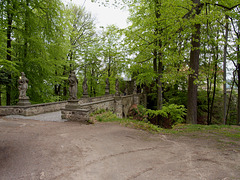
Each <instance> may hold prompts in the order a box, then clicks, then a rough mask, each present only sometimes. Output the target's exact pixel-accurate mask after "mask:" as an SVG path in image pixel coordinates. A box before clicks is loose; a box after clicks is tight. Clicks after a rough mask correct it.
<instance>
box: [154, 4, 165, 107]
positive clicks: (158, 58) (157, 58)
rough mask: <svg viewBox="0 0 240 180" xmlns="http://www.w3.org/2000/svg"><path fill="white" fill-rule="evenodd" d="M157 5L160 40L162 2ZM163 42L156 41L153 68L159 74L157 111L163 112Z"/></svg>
mask: <svg viewBox="0 0 240 180" xmlns="http://www.w3.org/2000/svg"><path fill="white" fill-rule="evenodd" d="M155 3H156V9H155V16H156V19H157V25H156V28H155V35H156V36H157V38H159V35H161V31H162V30H161V27H160V23H159V18H160V17H161V12H160V8H161V0H155ZM161 48H162V41H161V39H157V41H156V47H155V50H154V60H153V63H154V64H153V68H154V71H155V72H156V73H157V79H156V84H157V109H158V110H161V109H162V71H163V65H162V52H161V51H162V50H161Z"/></svg>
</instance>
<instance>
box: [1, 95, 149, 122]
mask: <svg viewBox="0 0 240 180" xmlns="http://www.w3.org/2000/svg"><path fill="white" fill-rule="evenodd" d="M144 97H145V96H144V95H143V94H132V95H126V96H114V95H104V96H100V97H89V98H81V99H79V100H77V101H75V102H74V103H76V104H75V106H72V101H60V102H53V103H44V104H34V105H26V106H19V105H17V106H0V116H6V115H23V116H32V115H37V114H43V113H48V112H55V111H60V110H61V113H62V119H67V120H71V121H86V120H88V118H89V114H90V113H91V112H94V111H96V110H98V109H105V110H110V111H112V112H114V113H115V114H116V115H117V116H118V117H119V118H122V117H126V116H127V115H128V110H129V108H130V107H131V106H132V105H133V104H144V102H145V101H144V100H145V98H144Z"/></svg>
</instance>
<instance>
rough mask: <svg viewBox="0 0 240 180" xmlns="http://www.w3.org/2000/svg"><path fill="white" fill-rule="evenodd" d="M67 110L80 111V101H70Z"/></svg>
mask: <svg viewBox="0 0 240 180" xmlns="http://www.w3.org/2000/svg"><path fill="white" fill-rule="evenodd" d="M65 108H66V109H79V108H80V105H79V104H78V100H68V103H67V105H66V106H65Z"/></svg>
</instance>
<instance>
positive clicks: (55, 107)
mask: <svg viewBox="0 0 240 180" xmlns="http://www.w3.org/2000/svg"><path fill="white" fill-rule="evenodd" d="M66 104H67V101H59V102H53V103H44V104H33V105H28V106H0V116H6V115H24V116H32V115H36V114H42V113H47V112H54V111H60V110H61V109H62V108H64V107H65V106H66Z"/></svg>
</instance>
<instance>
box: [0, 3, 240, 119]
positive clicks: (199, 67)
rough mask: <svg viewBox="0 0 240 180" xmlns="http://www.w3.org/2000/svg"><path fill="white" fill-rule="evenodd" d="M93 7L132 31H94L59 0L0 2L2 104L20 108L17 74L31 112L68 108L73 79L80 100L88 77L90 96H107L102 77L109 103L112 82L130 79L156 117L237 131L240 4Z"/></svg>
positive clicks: (89, 20) (81, 12) (78, 11)
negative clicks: (24, 81) (164, 113)
mask: <svg viewBox="0 0 240 180" xmlns="http://www.w3.org/2000/svg"><path fill="white" fill-rule="evenodd" d="M94 2H97V3H100V4H102V5H105V6H110V5H113V6H115V7H116V8H126V9H128V10H129V13H130V16H129V19H128V22H129V26H128V27H127V28H125V29H120V28H118V27H117V26H115V25H109V26H107V27H102V28H96V25H95V18H93V17H92V15H91V13H89V12H87V11H86V9H85V8H84V7H82V6H77V5H74V4H63V2H61V1H60V0H51V1H47V0H41V1H36V0H22V1H18V0H2V1H1V2H0V24H1V27H2V28H1V29H0V78H1V79H0V97H1V98H0V104H1V105H14V104H16V103H17V99H18V89H17V86H18V84H17V79H18V78H19V75H20V72H25V74H26V77H27V78H28V79H29V90H28V96H29V97H30V99H31V101H32V103H43V102H52V101H58V100H66V99H68V82H67V78H68V75H69V73H70V71H72V70H74V71H75V72H76V74H77V77H78V78H79V87H80V88H79V89H80V90H79V93H78V96H79V98H80V97H81V95H82V90H81V86H82V82H83V79H84V78H85V77H86V78H87V80H88V81H87V83H88V91H89V95H90V96H100V95H104V88H105V79H106V78H109V80H110V93H112V94H113V93H115V88H114V87H115V80H116V79H120V82H121V86H125V83H124V79H131V80H132V81H133V80H134V81H136V83H137V85H138V88H139V89H142V91H144V93H147V99H148V108H150V109H153V110H162V109H166V108H167V107H173V104H174V105H179V106H181V107H182V106H184V107H186V108H187V115H186V118H185V119H186V122H188V123H193V124H196V123H204V124H212V123H235V124H237V123H239V122H240V83H238V82H239V81H240V70H239V67H240V51H239V49H240V48H239V45H240V25H239V14H240V13H239V12H240V3H239V2H238V1H234V0H229V1H225V0H218V1H217V0H122V1H115V0H113V1H107V0H95V1H94ZM228 82H229V85H228V84H227V83H228ZM227 87H231V89H229V90H228V91H227ZM123 89H124V88H123ZM236 89H237V90H236ZM122 93H124V92H122ZM234 97H235V98H234ZM174 107H175V106H174ZM223 112H224V113H223Z"/></svg>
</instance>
